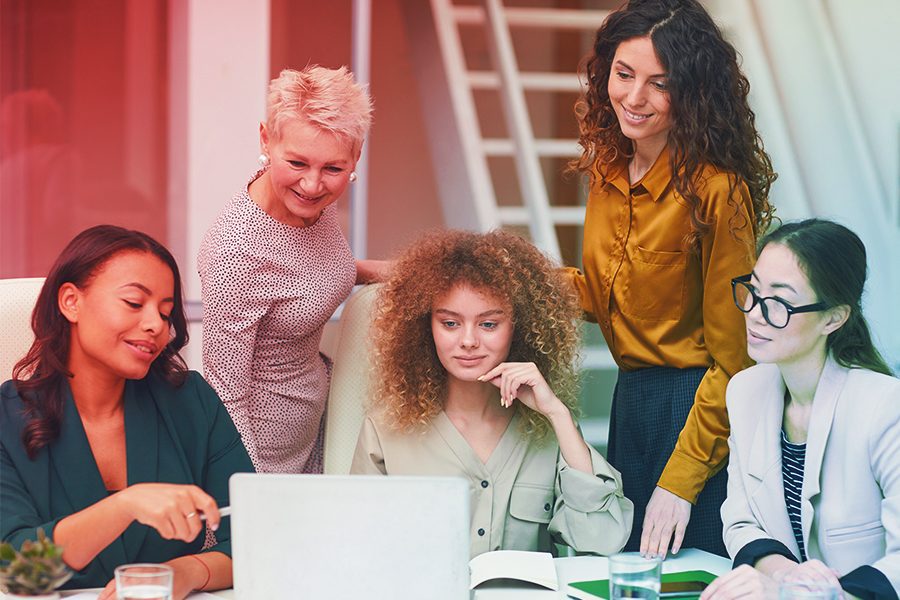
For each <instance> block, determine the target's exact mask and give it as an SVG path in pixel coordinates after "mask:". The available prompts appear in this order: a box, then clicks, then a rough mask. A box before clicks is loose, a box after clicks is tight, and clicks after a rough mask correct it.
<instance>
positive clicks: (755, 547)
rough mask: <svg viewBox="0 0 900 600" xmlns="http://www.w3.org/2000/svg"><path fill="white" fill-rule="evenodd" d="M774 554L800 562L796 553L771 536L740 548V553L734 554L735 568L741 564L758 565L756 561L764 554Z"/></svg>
mask: <svg viewBox="0 0 900 600" xmlns="http://www.w3.org/2000/svg"><path fill="white" fill-rule="evenodd" d="M772 554H778V555H781V556H783V557H785V558H786V559H788V560H792V561H794V562H795V563H799V562H800V561H799V560H797V557H796V556H794V553H793V552H791V551H790V550H789V549H788V547H787V546H785V545H784V544H782V543H781V542H779V541H778V540H773V539H771V538H763V539H759V540H753V541H752V542H750V543H748V544H747V545H745V546H744V547H743V548H741V549H740V550H738V553H737V554H735V555H734V568H737V567H739V566H741V565H750V566H751V567H752V566H754V565H756V561H758V560H759V559H761V558H763V557H764V556H770V555H772Z"/></svg>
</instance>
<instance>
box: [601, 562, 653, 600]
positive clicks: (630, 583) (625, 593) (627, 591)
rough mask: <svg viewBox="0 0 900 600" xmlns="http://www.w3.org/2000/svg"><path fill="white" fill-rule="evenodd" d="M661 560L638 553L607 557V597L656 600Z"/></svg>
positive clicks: (616, 599) (615, 599)
mask: <svg viewBox="0 0 900 600" xmlns="http://www.w3.org/2000/svg"><path fill="white" fill-rule="evenodd" d="M661 572H662V560H660V559H659V558H644V557H643V556H641V555H640V554H616V555H614V556H610V557H609V598H610V600H620V599H622V598H641V599H642V600H658V599H659V585H660V574H661Z"/></svg>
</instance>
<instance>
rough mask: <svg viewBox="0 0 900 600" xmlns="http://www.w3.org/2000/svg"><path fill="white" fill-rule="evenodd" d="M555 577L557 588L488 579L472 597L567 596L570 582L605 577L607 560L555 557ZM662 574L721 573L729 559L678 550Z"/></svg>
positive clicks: (513, 599) (538, 599)
mask: <svg viewBox="0 0 900 600" xmlns="http://www.w3.org/2000/svg"><path fill="white" fill-rule="evenodd" d="M554 562H555V563H556V576H557V578H558V579H559V591H556V592H554V591H551V590H543V589H539V588H536V587H535V586H533V585H531V584H527V583H523V584H521V585H520V586H510V585H504V586H503V587H495V586H493V585H491V582H485V583H483V584H482V585H481V586H479V587H478V589H476V590H475V595H474V599H475V600H506V599H509V600H518V599H520V598H521V599H524V600H529V599H532V598H533V599H535V600H550V599H552V598H567V597H568V596H567V595H566V586H567V585H568V583H569V582H570V581H590V580H592V579H607V578H609V567H608V564H607V559H606V558H605V557H602V556H575V557H570V558H557V559H555V560H554ZM662 570H663V573H671V572H673V571H693V570H703V571H709V572H710V573H713V574H715V575H721V574H723V573H727V572H728V571H729V570H731V561H730V560H728V559H727V558H722V557H721V556H716V555H715V554H709V553H708V552H704V551H702V550H693V549H691V550H682V551H681V552H679V553H678V556H677V557H672V556H671V555H670V556H669V558H667V559H666V560H665V562H663V566H662Z"/></svg>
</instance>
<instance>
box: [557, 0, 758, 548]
mask: <svg viewBox="0 0 900 600" xmlns="http://www.w3.org/2000/svg"><path fill="white" fill-rule="evenodd" d="M586 70H587V73H586V75H587V81H588V86H587V89H586V91H585V95H584V97H583V98H582V99H581V100H579V102H578V104H577V105H576V114H577V116H578V118H579V121H580V129H581V137H580V143H581V145H582V147H583V153H582V155H581V157H580V158H579V159H578V160H575V161H573V163H572V165H571V167H572V169H573V170H575V171H577V172H581V173H583V174H586V175H588V177H589V180H590V196H589V200H588V206H587V212H586V216H585V225H584V246H583V248H584V250H583V265H584V271H583V273H582V272H580V271H577V270H574V269H572V270H570V275H571V277H572V279H573V281H574V284H575V286H576V288H577V289H578V292H579V296H580V298H581V306H582V308H583V309H584V311H585V313H586V314H587V316H588V318H590V319H591V320H595V321H596V322H597V323H598V324H599V326H600V328H601V330H602V331H603V335H604V337H605V338H606V341H607V344H608V345H609V348H610V350H611V352H612V354H613V357H614V358H615V360H616V363H617V364H618V365H619V378H618V382H617V385H616V391H615V394H614V399H613V409H612V416H611V421H610V437H609V459H610V462H611V463H612V464H613V465H615V466H616V468H617V469H619V470H620V471H621V472H622V478H623V482H624V486H625V495H626V496H628V497H629V498H631V499H632V500H633V501H634V503H635V522H636V523H637V524H639V525H642V526H641V527H635V528H634V531H633V532H632V536H631V539H630V540H629V542H628V544H627V545H626V549H628V550H638V549H640V550H641V552H643V553H645V554H652V555H657V554H658V555H661V556H665V555H666V552H667V550H668V547H669V543H670V541H671V543H672V551H673V552H677V551H678V550H679V549H680V548H681V547H682V546H685V547H697V548H701V549H704V550H708V551H711V552H716V553H718V554H723V555H724V554H725V548H724V546H723V544H722V523H721V518H720V517H719V506H720V505H721V503H722V500H723V498H724V497H725V488H726V481H725V479H726V474H725V473H724V471H723V472H721V473H720V471H722V467H723V466H724V465H725V463H726V462H727V457H728V444H727V439H728V416H727V414H726V411H725V387H726V385H727V383H728V380H729V378H730V377H731V376H732V375H734V374H735V373H736V372H738V371H740V370H741V369H743V368H745V367H746V366H748V364H749V359H748V357H747V353H746V345H745V341H746V340H745V332H744V327H743V323H742V322H741V320H740V318H739V315H736V314H734V311H733V310H732V308H731V306H730V302H731V300H730V295H729V281H730V280H731V278H732V277H735V276H736V275H740V274H742V273H745V272H747V271H748V270H749V269H750V268H751V267H752V264H753V251H754V241H755V239H756V236H757V235H758V234H760V233H762V232H764V231H765V230H766V228H767V227H768V225H769V222H770V221H771V218H772V207H771V205H770V204H769V202H768V199H767V197H768V193H769V187H770V186H771V184H772V182H773V181H774V179H775V173H774V172H773V171H772V164H771V161H770V160H769V157H768V156H767V155H766V153H765V151H764V149H763V146H762V142H761V140H760V137H759V134H758V133H757V131H756V128H755V125H754V114H753V111H752V110H750V106H749V104H748V102H747V94H748V91H749V83H748V82H747V78H746V77H745V76H744V75H743V74H742V73H741V71H740V69H739V67H738V62H737V55H736V53H735V50H734V48H733V47H732V46H731V45H730V44H729V43H728V42H726V41H725V40H724V39H723V37H722V34H721V32H720V31H719V29H718V28H717V27H716V25H715V23H713V21H712V19H711V18H710V16H709V15H708V14H707V13H706V11H705V10H704V9H703V8H702V7H701V6H700V4H699V3H698V2H696V1H695V0H632V1H631V2H629V3H628V4H626V5H625V6H624V7H623V8H621V9H620V10H618V11H615V12H613V13H612V14H611V15H610V16H609V17H608V18H607V20H606V21H605V22H604V23H603V25H602V26H601V27H600V29H599V30H598V31H597V37H596V41H595V44H594V49H593V53H592V54H591V56H590V57H589V58H588V60H587V62H586Z"/></svg>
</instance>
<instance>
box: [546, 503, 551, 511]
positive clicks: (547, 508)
mask: <svg viewBox="0 0 900 600" xmlns="http://www.w3.org/2000/svg"><path fill="white" fill-rule="evenodd" d="M551 508H552V507H551V506H550V503H549V502H548V503H547V504H545V505H544V510H547V511H549V510H550V509H551Z"/></svg>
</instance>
